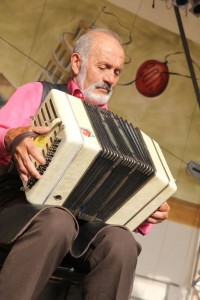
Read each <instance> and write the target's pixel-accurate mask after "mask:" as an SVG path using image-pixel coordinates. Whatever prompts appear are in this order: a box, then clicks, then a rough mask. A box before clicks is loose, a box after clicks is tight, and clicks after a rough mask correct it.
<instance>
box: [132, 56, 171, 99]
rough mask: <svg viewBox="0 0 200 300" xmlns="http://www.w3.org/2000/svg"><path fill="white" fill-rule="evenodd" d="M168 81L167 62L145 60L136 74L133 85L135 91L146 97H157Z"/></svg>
mask: <svg viewBox="0 0 200 300" xmlns="http://www.w3.org/2000/svg"><path fill="white" fill-rule="evenodd" d="M168 81H169V70H168V66H167V62H164V63H163V62H159V61H157V60H153V59H151V60H147V61H145V62H144V63H143V64H142V65H141V66H140V67H139V69H138V71H137V73H136V80H135V85H136V88H137V90H138V91H139V92H140V93H141V94H142V95H144V96H146V97H156V96H159V95H160V94H161V93H162V92H163V91H164V90H165V88H166V86H167V84H168Z"/></svg>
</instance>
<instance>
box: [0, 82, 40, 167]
mask: <svg viewBox="0 0 200 300" xmlns="http://www.w3.org/2000/svg"><path fill="white" fill-rule="evenodd" d="M42 91H43V86H42V83H41V82H32V83H28V84H25V85H23V86H21V87H19V88H18V89H17V90H16V92H15V93H14V94H13V95H12V96H11V98H10V99H9V100H8V102H7V103H6V104H5V105H4V106H3V107H2V108H1V109H0V165H2V166H3V165H7V164H8V163H9V162H10V159H11V158H10V155H9V153H8V151H7V150H6V148H5V144H4V138H5V135H6V133H7V131H8V130H9V129H10V128H17V127H24V126H29V125H30V123H31V116H34V115H35V114H36V112H37V110H38V108H39V106H40V102H41V97H42Z"/></svg>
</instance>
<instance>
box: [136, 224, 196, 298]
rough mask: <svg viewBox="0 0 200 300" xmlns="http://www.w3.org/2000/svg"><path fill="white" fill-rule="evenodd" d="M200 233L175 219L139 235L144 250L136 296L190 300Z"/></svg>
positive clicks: (138, 274) (137, 272)
mask: <svg viewBox="0 0 200 300" xmlns="http://www.w3.org/2000/svg"><path fill="white" fill-rule="evenodd" d="M198 235H199V230H198V229H196V228H193V227H190V226H186V225H182V224H178V223H175V222H171V221H165V222H163V223H162V224H159V225H155V226H154V228H153V230H152V231H151V232H150V233H149V234H148V235H147V236H145V237H143V236H141V235H139V234H137V235H136V239H137V240H138V241H139V242H140V243H141V245H142V248H143V250H142V253H141V254H140V256H139V260H138V265H137V271H136V279H135V282H134V288H133V292H132V299H144V300H186V299H189V298H187V293H188V291H189V289H190V285H191V278H192V276H193V272H194V264H195V259H196V254H197V244H198ZM154 280H156V281H154ZM167 283H168V284H167Z"/></svg>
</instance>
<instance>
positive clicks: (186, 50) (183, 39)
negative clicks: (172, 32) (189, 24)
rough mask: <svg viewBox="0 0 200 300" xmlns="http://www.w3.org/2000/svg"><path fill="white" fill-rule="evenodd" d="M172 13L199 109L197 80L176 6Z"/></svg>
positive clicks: (199, 92) (199, 93) (199, 96)
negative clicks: (173, 13) (174, 16)
mask: <svg viewBox="0 0 200 300" xmlns="http://www.w3.org/2000/svg"><path fill="white" fill-rule="evenodd" d="M174 11H175V15H176V19H177V23H178V27H179V31H180V36H181V40H182V43H183V48H184V51H185V55H186V59H187V63H188V67H189V70H190V75H191V78H192V83H193V87H194V91H195V94H196V97H197V102H198V104H199V107H200V91H199V87H198V84H197V79H196V75H195V72H194V68H193V64H192V59H191V56H190V51H189V47H188V43H187V39H186V37H185V32H184V28H183V23H182V20H181V16H180V12H179V8H178V7H177V6H174Z"/></svg>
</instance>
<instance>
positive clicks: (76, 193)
mask: <svg viewBox="0 0 200 300" xmlns="http://www.w3.org/2000/svg"><path fill="white" fill-rule="evenodd" d="M33 125H35V126H43V125H45V126H46V125H47V126H49V127H51V131H50V132H49V133H48V134H46V135H44V136H38V137H37V138H36V139H35V145H36V147H37V148H38V151H41V153H42V154H43V156H44V157H45V158H46V164H45V165H43V166H42V165H38V163H37V162H36V161H34V160H33V162H34V163H35V166H36V168H37V169H38V170H39V172H40V174H41V175H42V176H41V179H39V180H36V179H34V178H30V179H29V181H28V183H25V182H23V185H24V190H25V193H26V197H27V200H28V201H29V202H31V203H34V204H46V205H62V206H64V207H66V208H68V209H69V210H70V211H71V212H72V213H73V214H74V215H75V216H76V217H78V218H80V219H83V220H87V221H95V220H96V221H99V220H102V221H105V222H107V223H109V224H118V225H125V226H127V227H128V228H129V229H130V230H134V229H135V228H136V227H138V225H140V224H141V223H142V222H143V221H144V220H145V219H146V218H147V217H148V216H149V215H150V214H151V213H152V212H153V211H155V210H156V209H157V208H158V207H159V206H160V205H161V204H162V203H163V202H164V201H166V200H167V199H168V198H169V197H170V196H171V195H172V194H174V193H175V191H176V184H175V181H174V179H173V177H172V174H171V172H170V170H169V167H168V165H167V163H166V160H165V158H164V156H163V154H162V151H161V149H160V147H159V145H158V144H157V143H156V142H155V141H154V140H152V139H151V138H150V137H148V136H147V135H146V134H144V133H143V132H142V131H141V130H140V129H138V128H135V127H134V126H133V125H132V124H129V123H128V122H127V121H126V120H124V119H123V118H121V117H119V116H117V115H116V114H114V113H112V112H110V111H106V110H104V109H101V108H99V107H97V106H93V105H91V104H88V103H86V102H83V101H81V100H80V99H77V98H75V97H73V96H71V95H68V94H66V93H64V92H61V91H58V90H51V92H50V93H49V94H48V96H47V97H46V99H45V101H44V102H43V103H42V105H41V107H40V109H39V110H38V113H37V115H36V116H35V117H34V120H33Z"/></svg>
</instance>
